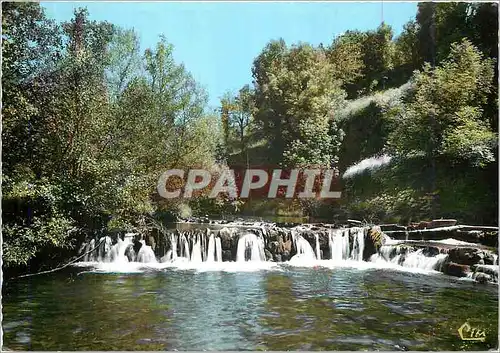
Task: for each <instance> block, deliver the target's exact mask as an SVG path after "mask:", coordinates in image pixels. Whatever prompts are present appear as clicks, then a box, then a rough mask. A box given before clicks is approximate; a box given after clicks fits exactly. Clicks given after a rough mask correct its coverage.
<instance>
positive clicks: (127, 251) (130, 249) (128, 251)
mask: <svg viewBox="0 0 500 353" xmlns="http://www.w3.org/2000/svg"><path fill="white" fill-rule="evenodd" d="M136 254H137V253H136V252H135V251H134V245H133V244H130V245H129V246H127V248H126V249H125V256H126V257H127V259H128V261H129V262H134V261H135V258H136Z"/></svg>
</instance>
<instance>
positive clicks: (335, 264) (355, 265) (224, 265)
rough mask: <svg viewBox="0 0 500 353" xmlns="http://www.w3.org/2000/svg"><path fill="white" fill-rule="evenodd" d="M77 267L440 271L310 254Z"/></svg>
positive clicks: (101, 269)
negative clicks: (272, 258) (281, 258)
mask: <svg viewBox="0 0 500 353" xmlns="http://www.w3.org/2000/svg"><path fill="white" fill-rule="evenodd" d="M75 265H77V266H78V267H90V268H91V269H90V270H89V271H86V272H97V273H143V272H148V271H163V270H166V269H170V270H174V271H186V270H191V271H196V272H257V271H284V270H286V268H287V267H293V268H318V269H319V268H326V269H337V268H351V269H356V270H362V271H365V270H377V269H390V270H395V271H401V272H410V273H421V274H441V272H438V271H434V270H429V269H422V268H413V267H403V266H399V265H397V264H395V263H392V262H387V261H385V260H382V261H374V262H366V261H355V260H351V259H349V260H343V261H338V260H316V259H311V258H303V257H300V256H298V257H294V258H293V259H291V260H290V261H287V262H279V263H278V262H272V261H245V262H232V261H231V262H229V261H228V262H211V263H207V262H203V263H193V262H190V261H188V259H183V258H177V260H176V261H172V262H167V263H138V262H129V263H125V264H123V263H122V264H115V263H102V262H80V263H77V264H75Z"/></svg>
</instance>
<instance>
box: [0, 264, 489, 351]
mask: <svg viewBox="0 0 500 353" xmlns="http://www.w3.org/2000/svg"><path fill="white" fill-rule="evenodd" d="M3 295H4V297H3V304H4V309H3V310H4V312H3V314H4V318H3V320H4V321H3V330H4V345H5V348H8V349H14V350H174V349H177V350H256V349H263V350H306V349H307V350H366V349H370V350H374V349H380V350H430V349H432V350H485V349H491V348H496V347H497V331H498V299H497V295H498V291H497V288H496V287H494V286H482V285H477V284H474V283H469V282H464V281H460V280H457V279H454V278H449V277H446V276H437V275H423V274H416V273H405V272H397V271H390V270H380V269H379V270H374V269H371V270H359V269H358V270H357V269H350V268H338V269H327V268H320V269H313V268H308V269H307V268H302V269H301V268H291V267H290V268H285V270H283V271H279V272H278V271H273V270H271V271H255V272H234V273H228V272H216V271H215V272H196V271H193V270H182V271H181V270H177V271H176V270H172V269H167V270H163V271H150V272H149V273H142V274H95V273H85V274H80V275H76V274H75V273H65V274H57V275H55V274H54V275H51V276H40V277H33V278H31V279H29V280H28V279H26V280H22V281H18V282H13V283H8V284H7V286H6V287H5V288H4V293H3ZM467 320H468V322H470V323H471V324H475V325H476V326H478V327H480V328H481V329H485V330H486V335H487V340H486V342H464V341H461V340H460V338H459V336H458V332H457V329H458V327H460V326H461V325H462V324H463V323H464V322H465V321H467Z"/></svg>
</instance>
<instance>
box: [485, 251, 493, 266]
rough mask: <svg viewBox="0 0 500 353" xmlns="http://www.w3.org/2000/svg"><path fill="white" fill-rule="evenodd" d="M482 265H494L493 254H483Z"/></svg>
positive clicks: (487, 252)
mask: <svg viewBox="0 0 500 353" xmlns="http://www.w3.org/2000/svg"><path fill="white" fill-rule="evenodd" d="M483 260H484V265H495V256H494V255H493V253H491V252H489V251H486V252H485V253H484V258H483Z"/></svg>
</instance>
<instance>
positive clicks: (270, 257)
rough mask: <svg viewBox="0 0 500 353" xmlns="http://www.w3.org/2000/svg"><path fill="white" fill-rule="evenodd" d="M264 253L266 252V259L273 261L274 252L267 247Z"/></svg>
mask: <svg viewBox="0 0 500 353" xmlns="http://www.w3.org/2000/svg"><path fill="white" fill-rule="evenodd" d="M264 253H265V254H266V261H271V260H272V259H273V254H271V252H270V251H269V250H267V249H265V250H264Z"/></svg>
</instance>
